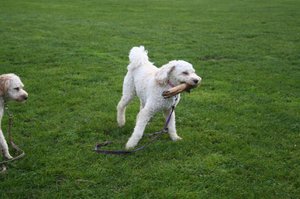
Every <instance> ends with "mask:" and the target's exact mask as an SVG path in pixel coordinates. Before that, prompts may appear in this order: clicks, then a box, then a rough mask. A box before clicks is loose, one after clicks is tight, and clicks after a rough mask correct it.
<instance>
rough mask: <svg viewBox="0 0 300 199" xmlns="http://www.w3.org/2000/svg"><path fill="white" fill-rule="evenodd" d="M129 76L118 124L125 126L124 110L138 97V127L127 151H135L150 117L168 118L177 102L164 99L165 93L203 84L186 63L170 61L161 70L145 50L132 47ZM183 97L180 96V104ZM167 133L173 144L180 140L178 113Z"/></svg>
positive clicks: (124, 85)
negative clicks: (178, 86) (183, 85)
mask: <svg viewBox="0 0 300 199" xmlns="http://www.w3.org/2000/svg"><path fill="white" fill-rule="evenodd" d="M129 61H130V64H129V65H128V67H127V69H128V72H127V74H126V76H125V78H124V83H123V95H122V98H121V100H120V102H119V103H118V107H117V110H118V113H117V121H118V124H119V126H120V127H121V126H124V124H125V109H126V106H127V105H128V104H129V102H130V101H131V100H132V99H133V98H134V97H135V95H137V96H138V97H139V99H140V102H141V105H140V112H139V114H138V116H137V121H136V126H135V128H134V131H133V133H132V135H131V137H130V138H129V140H128V142H127V144H126V149H131V148H134V147H135V146H136V145H137V143H138V142H139V140H140V139H141V138H142V136H143V133H144V130H145V127H146V125H147V123H148V122H149V120H150V119H151V117H152V116H153V115H154V114H155V113H156V112H158V111H163V113H164V115H165V117H166V118H167V117H168V115H169V113H170V111H171V107H172V105H173V104H174V102H175V99H174V98H169V99H164V98H163V97H162V92H163V91H165V90H168V89H169V88H171V87H174V86H177V85H179V84H181V83H188V84H190V85H197V84H199V83H200V81H201V77H199V76H198V75H197V74H196V73H195V70H194V68H193V66H192V65H191V64H190V63H188V62H185V61H181V60H179V61H177V60H175V61H170V62H169V63H168V64H166V65H164V66H162V67H161V68H157V67H155V66H154V65H153V64H152V63H151V62H150V61H149V59H148V55H147V51H146V50H145V49H144V47H143V46H140V47H133V48H132V49H131V51H130V53H129ZM179 100H180V96H179V95H178V100H177V102H176V104H177V103H178V102H179ZM168 133H169V135H170V137H171V139H172V140H173V141H176V140H179V139H181V137H179V136H178V135H177V133H176V127H175V112H174V113H173V114H172V116H171V120H170V122H169V124H168Z"/></svg>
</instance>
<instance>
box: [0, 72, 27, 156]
mask: <svg viewBox="0 0 300 199" xmlns="http://www.w3.org/2000/svg"><path fill="white" fill-rule="evenodd" d="M23 88H24V85H23V83H22V82H21V80H20V78H19V77H18V76H17V75H15V74H4V75H0V149H1V150H2V153H3V155H4V157H5V158H7V159H11V158H12V156H11V155H10V154H9V151H8V146H7V143H6V140H5V137H4V135H3V132H2V130H1V120H2V117H3V114H4V103H5V102H6V101H7V100H15V101H18V102H24V101H26V100H27V98H28V94H27V92H26V91H25V90H24V89H23Z"/></svg>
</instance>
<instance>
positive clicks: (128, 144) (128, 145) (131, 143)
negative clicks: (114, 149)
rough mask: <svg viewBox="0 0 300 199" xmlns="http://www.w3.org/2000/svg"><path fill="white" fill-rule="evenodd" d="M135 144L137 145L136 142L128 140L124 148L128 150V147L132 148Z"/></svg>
mask: <svg viewBox="0 0 300 199" xmlns="http://www.w3.org/2000/svg"><path fill="white" fill-rule="evenodd" d="M136 145H137V143H136V142H133V141H131V140H129V141H128V142H127V143H126V146H125V148H126V150H130V149H133V148H134V147H135V146H136Z"/></svg>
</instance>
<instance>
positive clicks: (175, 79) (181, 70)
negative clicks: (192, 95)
mask: <svg viewBox="0 0 300 199" xmlns="http://www.w3.org/2000/svg"><path fill="white" fill-rule="evenodd" d="M155 78H156V81H157V82H158V83H159V84H161V85H166V84H170V85H173V86H177V85H179V84H181V83H187V84H189V85H192V86H197V85H198V84H200V82H201V77H199V76H198V75H197V74H196V72H195V69H194V68H193V66H192V64H190V63H188V62H186V61H181V60H179V61H170V62H169V63H168V64H166V65H164V66H162V67H161V68H160V69H159V71H158V72H157V73H156V76H155Z"/></svg>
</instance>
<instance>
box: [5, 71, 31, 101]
mask: <svg viewBox="0 0 300 199" xmlns="http://www.w3.org/2000/svg"><path fill="white" fill-rule="evenodd" d="M23 88H24V84H23V83H22V82H21V80H20V78H19V77H18V76H17V75H15V74H4V75H0V97H3V98H5V99H8V100H15V101H18V102H24V101H26V100H27V98H28V93H27V92H26V91H25V90H24V89H23Z"/></svg>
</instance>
